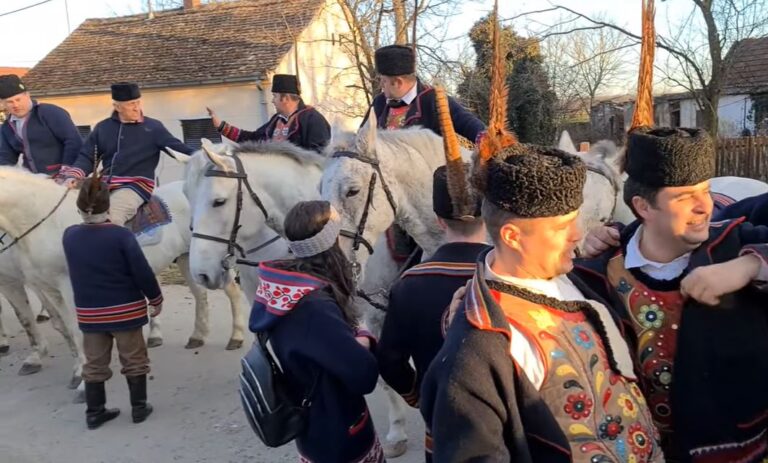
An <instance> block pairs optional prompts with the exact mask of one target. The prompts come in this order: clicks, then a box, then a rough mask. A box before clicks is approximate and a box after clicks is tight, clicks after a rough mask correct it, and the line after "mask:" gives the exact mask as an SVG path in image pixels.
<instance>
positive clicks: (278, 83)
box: [272, 74, 301, 95]
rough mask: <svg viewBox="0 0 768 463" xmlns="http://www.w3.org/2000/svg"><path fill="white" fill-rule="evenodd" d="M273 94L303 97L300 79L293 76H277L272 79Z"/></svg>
mask: <svg viewBox="0 0 768 463" xmlns="http://www.w3.org/2000/svg"><path fill="white" fill-rule="evenodd" d="M272 93H291V94H293V95H301V87H300V86H299V79H298V78H297V77H296V76H294V75H291V74H275V75H274V77H272Z"/></svg>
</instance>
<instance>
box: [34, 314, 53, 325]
mask: <svg viewBox="0 0 768 463" xmlns="http://www.w3.org/2000/svg"><path fill="white" fill-rule="evenodd" d="M50 319H51V317H49V316H48V315H45V314H40V315H38V316H37V318H35V321H36V322H37V323H45V322H47V321H48V320H50Z"/></svg>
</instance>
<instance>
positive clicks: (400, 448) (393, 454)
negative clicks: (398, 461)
mask: <svg viewBox="0 0 768 463" xmlns="http://www.w3.org/2000/svg"><path fill="white" fill-rule="evenodd" d="M407 451H408V441H407V440H399V441H397V442H387V443H386V444H384V456H385V457H387V458H397V457H399V456H402V455H404V454H405V452H407Z"/></svg>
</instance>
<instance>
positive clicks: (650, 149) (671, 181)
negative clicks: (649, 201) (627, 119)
mask: <svg viewBox="0 0 768 463" xmlns="http://www.w3.org/2000/svg"><path fill="white" fill-rule="evenodd" d="M626 157H627V159H626V166H625V170H626V171H627V174H628V175H629V176H630V178H632V180H634V181H636V182H638V183H642V184H643V185H646V186H649V187H652V188H663V187H668V186H690V185H696V184H699V183H701V182H704V181H706V180H709V179H711V178H712V177H714V176H715V145H714V142H713V140H712V138H711V137H710V136H709V134H708V133H707V132H706V131H704V130H701V129H674V128H669V127H660V128H652V127H638V128H637V129H635V130H632V131H631V132H630V133H629V140H628V141H627V153H626Z"/></svg>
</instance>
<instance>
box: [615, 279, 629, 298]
mask: <svg viewBox="0 0 768 463" xmlns="http://www.w3.org/2000/svg"><path fill="white" fill-rule="evenodd" d="M616 291H618V292H620V293H621V294H627V293H628V292H630V291H632V287H631V286H630V285H629V283H627V280H625V279H624V278H622V279H621V280H619V285H618V286H617V287H616Z"/></svg>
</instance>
